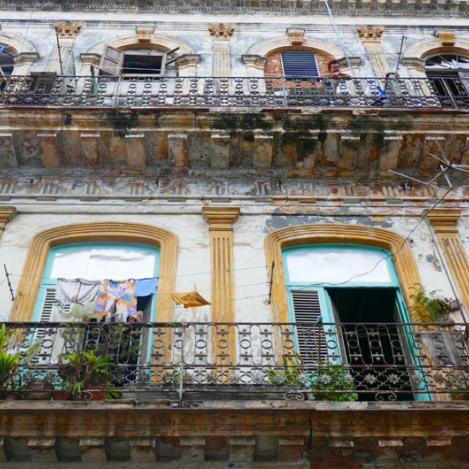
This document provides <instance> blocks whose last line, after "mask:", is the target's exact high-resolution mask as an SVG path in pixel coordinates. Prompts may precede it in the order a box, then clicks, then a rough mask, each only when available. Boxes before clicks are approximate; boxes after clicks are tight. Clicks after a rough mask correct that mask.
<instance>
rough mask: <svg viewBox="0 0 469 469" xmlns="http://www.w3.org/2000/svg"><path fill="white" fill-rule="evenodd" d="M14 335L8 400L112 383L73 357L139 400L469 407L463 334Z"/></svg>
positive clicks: (12, 326)
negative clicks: (47, 389) (12, 395)
mask: <svg viewBox="0 0 469 469" xmlns="http://www.w3.org/2000/svg"><path fill="white" fill-rule="evenodd" d="M6 327H7V333H8V345H7V346H6V347H5V350H4V352H5V351H7V352H8V353H11V354H19V356H20V359H19V363H20V365H19V367H18V368H17V370H16V371H15V376H13V377H11V378H12V379H11V380H10V381H8V383H7V382H6V381H5V380H4V381H3V382H2V383H3V386H4V390H5V389H6V386H7V385H9V386H10V388H11V389H10V390H12V389H14V390H19V391H24V392H27V391H28V387H27V386H28V384H27V383H29V382H31V378H33V381H36V382H37V381H38V380H39V381H41V380H46V378H47V377H48V378H49V380H50V381H51V382H52V384H53V386H54V387H55V389H69V390H70V383H71V382H72V383H73V382H74V381H80V380H81V381H82V383H81V384H82V387H81V389H80V393H81V395H83V393H84V392H86V391H90V392H93V391H96V389H95V388H96V387H98V388H99V386H98V383H100V384H103V382H102V381H100V380H99V379H97V380H93V379H90V380H88V381H86V377H85V376H84V375H83V373H85V374H86V372H87V371H86V370H88V371H90V368H87V366H88V365H89V363H88V362H86V360H85V361H84V362H81V363H80V364H78V365H77V364H76V363H75V365H76V366H75V368H73V367H72V370H71V371H72V373H70V363H71V362H72V361H73V359H71V358H70V357H71V355H67V354H75V355H72V357H73V356H74V357H76V356H79V355H80V353H83V352H86V353H88V354H89V355H91V357H92V359H93V357H95V356H96V357H105V359H106V360H105V362H106V363H105V365H104V367H105V368H106V373H107V374H106V375H104V377H105V380H104V381H106V383H105V384H106V386H108V387H111V388H112V389H113V390H115V391H117V392H118V394H119V395H120V396H123V397H129V398H138V399H144V398H154V399H157V398H162V397H164V398H171V396H173V398H174V399H179V400H180V401H182V400H183V399H185V398H189V397H190V396H192V397H194V396H196V397H197V396H199V397H198V398H199V399H206V398H209V397H210V396H212V397H213V396H218V398H225V399H226V398H229V399H243V398H253V397H257V398H263V399H269V398H271V399H278V398H287V399H308V398H309V399H316V400H323V399H324V400H414V399H449V398H462V397H464V396H466V398H467V397H469V343H468V341H467V336H466V334H467V332H466V329H465V326H464V325H463V324H403V323H395V324H388V323H375V324H371V323H347V324H345V323H344V324H338V323H333V324H332V323H331V324H326V323H320V322H318V323H317V324H316V325H313V326H312V325H311V324H285V323H283V324H280V323H229V324H228V323H227V324H222V323H152V324H110V323H107V324H106V323H96V322H88V323H6ZM88 358H89V356H88ZM67 366H68V368H67ZM80 370H81V371H80ZM67 373H68V374H67ZM74 373H75V374H74ZM77 373H78V374H77ZM0 378H1V377H0ZM91 378H92V377H91ZM101 378H102V376H101ZM36 384H37V383H36ZM0 387H1V386H0ZM0 391H1V389H0Z"/></svg>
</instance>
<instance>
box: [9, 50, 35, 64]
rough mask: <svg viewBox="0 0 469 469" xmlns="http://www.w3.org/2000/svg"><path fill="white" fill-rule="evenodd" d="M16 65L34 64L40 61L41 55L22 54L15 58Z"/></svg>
mask: <svg viewBox="0 0 469 469" xmlns="http://www.w3.org/2000/svg"><path fill="white" fill-rule="evenodd" d="M13 60H14V63H15V65H21V64H26V63H34V62H36V61H37V60H39V54H38V53H36V52H21V53H19V54H16V55H15V56H14V58H13Z"/></svg>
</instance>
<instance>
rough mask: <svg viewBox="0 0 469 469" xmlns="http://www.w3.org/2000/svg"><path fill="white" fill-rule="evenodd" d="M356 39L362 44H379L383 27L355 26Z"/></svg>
mask: <svg viewBox="0 0 469 469" xmlns="http://www.w3.org/2000/svg"><path fill="white" fill-rule="evenodd" d="M356 30H357V33H358V37H359V38H360V39H361V41H362V42H363V43H364V44H367V43H370V44H380V43H381V36H382V35H383V32H384V26H369V25H367V26H357V28H356Z"/></svg>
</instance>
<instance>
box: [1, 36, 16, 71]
mask: <svg viewBox="0 0 469 469" xmlns="http://www.w3.org/2000/svg"><path fill="white" fill-rule="evenodd" d="M14 66H15V65H14V51H13V50H12V49H11V47H9V46H7V45H5V44H0V75H11V74H12V73H13V68H14Z"/></svg>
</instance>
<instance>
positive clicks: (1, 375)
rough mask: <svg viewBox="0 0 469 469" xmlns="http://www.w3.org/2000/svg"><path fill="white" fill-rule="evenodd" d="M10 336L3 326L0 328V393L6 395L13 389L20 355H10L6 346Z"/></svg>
mask: <svg viewBox="0 0 469 469" xmlns="http://www.w3.org/2000/svg"><path fill="white" fill-rule="evenodd" d="M10 335H11V334H9V333H8V332H7V329H6V327H5V324H2V327H1V328H0V393H2V394H4V393H8V392H11V391H13V390H14V389H15V376H16V373H17V370H18V367H19V364H20V358H21V356H20V354H19V353H10V352H9V351H8V344H9V339H10Z"/></svg>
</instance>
